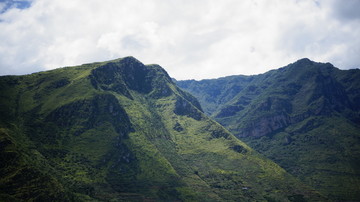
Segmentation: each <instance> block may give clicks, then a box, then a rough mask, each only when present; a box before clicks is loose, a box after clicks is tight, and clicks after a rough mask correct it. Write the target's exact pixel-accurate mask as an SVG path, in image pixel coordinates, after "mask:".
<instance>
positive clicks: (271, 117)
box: [177, 59, 360, 200]
mask: <svg viewBox="0 0 360 202" xmlns="http://www.w3.org/2000/svg"><path fill="white" fill-rule="evenodd" d="M233 81H235V82H233ZM177 84H178V85H179V86H180V87H181V88H183V89H185V90H187V91H189V92H191V93H192V94H193V95H195V96H196V97H198V98H199V101H200V102H201V105H202V106H204V109H205V110H209V109H210V110H209V111H208V113H209V114H210V115H211V116H212V117H213V118H214V119H215V120H217V121H218V122H219V123H221V124H222V125H223V126H225V127H226V128H227V129H229V130H230V131H231V132H232V133H233V134H235V135H236V136H237V137H238V138H240V139H241V140H243V141H244V142H246V143H247V144H249V145H250V146H251V147H252V148H254V149H255V150H257V151H259V152H260V153H263V154H264V155H265V156H267V157H269V158H270V159H272V160H274V161H275V162H276V163H278V164H279V165H280V166H282V167H283V168H285V169H286V170H287V171H288V172H290V173H291V174H293V175H294V176H296V177H298V178H299V179H301V180H302V181H303V182H305V183H307V184H308V185H311V186H312V187H315V188H316V189H317V190H319V191H321V192H322V193H324V194H325V195H327V196H328V197H330V198H332V199H335V200H357V199H359V198H360V173H359V170H360V169H359V168H360V167H359V166H360V164H359V155H360V70H358V69H357V70H339V69H337V68H334V67H333V66H332V65H331V64H329V63H326V64H324V63H316V62H313V61H310V60H308V59H302V60H299V61H297V62H295V63H293V64H290V65H288V66H286V67H283V68H280V69H278V70H272V71H269V72H267V73H265V74H260V75H255V76H231V77H225V78H220V79H214V80H203V81H194V80H189V81H178V82H177ZM217 92H222V93H217ZM228 92H234V93H228ZM224 95H226V96H228V97H227V98H226V101H225V102H223V97H224ZM213 105H217V107H216V108H212V106H213ZM212 109H216V110H212Z"/></svg>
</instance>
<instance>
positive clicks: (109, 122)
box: [0, 57, 324, 201]
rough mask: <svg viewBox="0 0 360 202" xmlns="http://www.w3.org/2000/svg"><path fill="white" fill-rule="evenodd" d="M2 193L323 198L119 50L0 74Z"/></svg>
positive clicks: (80, 197) (157, 72)
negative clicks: (109, 57) (86, 60)
mask: <svg viewBox="0 0 360 202" xmlns="http://www.w3.org/2000/svg"><path fill="white" fill-rule="evenodd" d="M0 103H1V105H0V145H1V146H0V158H1V160H0V161H1V164H0V176H1V178H0V200H1V201H19V200H26V201H122V200H124V201H146V200H148V201H153V200H163V201H226V200H228V201H299V200H300V201H302V200H306V199H309V200H324V198H322V197H321V196H320V195H319V194H318V193H316V192H315V191H312V190H311V189H310V188H308V187H307V186H304V185H303V184H302V183H300V182H299V181H298V180H296V179H295V178H294V177H292V176H291V175H289V174H288V173H287V172H286V171H285V170H283V169H282V168H280V167H279V166H278V165H277V164H275V163H273V162H272V161H270V160H268V159H266V158H265V157H263V156H262V155H260V154H258V153H257V152H255V151H254V150H252V149H251V148H250V147H248V146H247V145H245V144H244V143H243V142H241V141H240V140H238V139H237V138H235V137H234V136H233V135H232V134H231V133H229V132H228V131H227V130H225V129H224V128H223V127H222V126H221V125H219V124H218V123H216V122H214V121H212V120H211V119H209V118H208V117H207V116H206V115H205V114H204V113H203V112H202V109H201V107H200V105H199V103H198V101H197V100H196V99H195V98H194V97H192V96H191V95H190V94H188V93H185V92H184V91H182V90H180V89H179V88H178V87H176V86H175V85H174V83H173V82H172V81H171V79H170V77H169V76H168V75H167V73H166V72H165V71H164V70H163V69H162V68H161V67H160V66H158V65H143V64H142V63H141V62H139V61H137V60H136V59H135V58H132V57H127V58H123V59H118V60H114V61H109V62H102V63H93V64H86V65H81V66H77V67H66V68H60V69H56V70H52V71H46V72H39V73H35V74H31V75H25V76H3V77H0Z"/></svg>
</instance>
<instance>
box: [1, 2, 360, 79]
mask: <svg viewBox="0 0 360 202" xmlns="http://www.w3.org/2000/svg"><path fill="white" fill-rule="evenodd" d="M345 2H350V3H349V4H346V3H345ZM358 2H359V1H358V0H348V1H341V0H331V1H329V0H318V1H316V0H290V1H289V0H274V1H266V0H246V1H237V0H223V1H215V0H198V1H190V0H170V1H161V0H149V1H136V0H121V1H118V0H103V1H100V0H88V1H86V2H84V1H80V0H51V1H50V0H35V1H34V2H32V6H31V7H30V8H27V9H22V10H21V9H18V8H12V9H9V10H7V11H6V12H5V13H3V14H0V20H1V21H0V30H1V32H0V74H24V73H31V72H34V71H39V70H45V69H52V68H57V67H60V66H69V65H78V64H82V63H89V62H95V61H104V60H109V59H114V58H117V57H124V56H128V55H132V56H134V57H136V58H138V59H139V60H140V61H142V62H144V63H146V64H148V63H158V64H160V65H161V66H163V67H164V68H165V69H166V70H167V71H168V72H169V74H170V75H171V76H173V77H175V78H176V79H189V78H196V79H201V78H215V77H220V76H226V75H232V74H257V73H262V72H265V71H267V70H269V69H272V68H277V67H281V66H284V65H286V64H288V63H291V62H294V61H295V60H297V59H299V58H302V57H309V58H310V59H313V60H315V61H322V62H332V63H333V64H334V65H335V66H338V67H339V68H345V69H346V68H354V67H360V58H359V57H358V55H360V48H359V47H360V39H359V36H360V26H359V25H360V20H359V19H360V18H359V15H358V13H360V12H357V10H358V8H359V7H356V6H354V5H358ZM350 4H351V5H352V6H349V5H350Z"/></svg>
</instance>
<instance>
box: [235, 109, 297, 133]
mask: <svg viewBox="0 0 360 202" xmlns="http://www.w3.org/2000/svg"><path fill="white" fill-rule="evenodd" d="M290 123H291V120H290V118H289V117H288V116H287V115H285V114H279V115H274V116H269V117H262V118H260V119H259V120H256V121H254V122H252V123H251V124H250V126H249V127H247V128H244V129H242V130H241V132H240V133H238V136H239V137H249V136H251V137H261V136H266V135H268V134H270V133H272V132H274V131H276V130H278V129H281V128H284V127H286V126H288V125H290Z"/></svg>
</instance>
